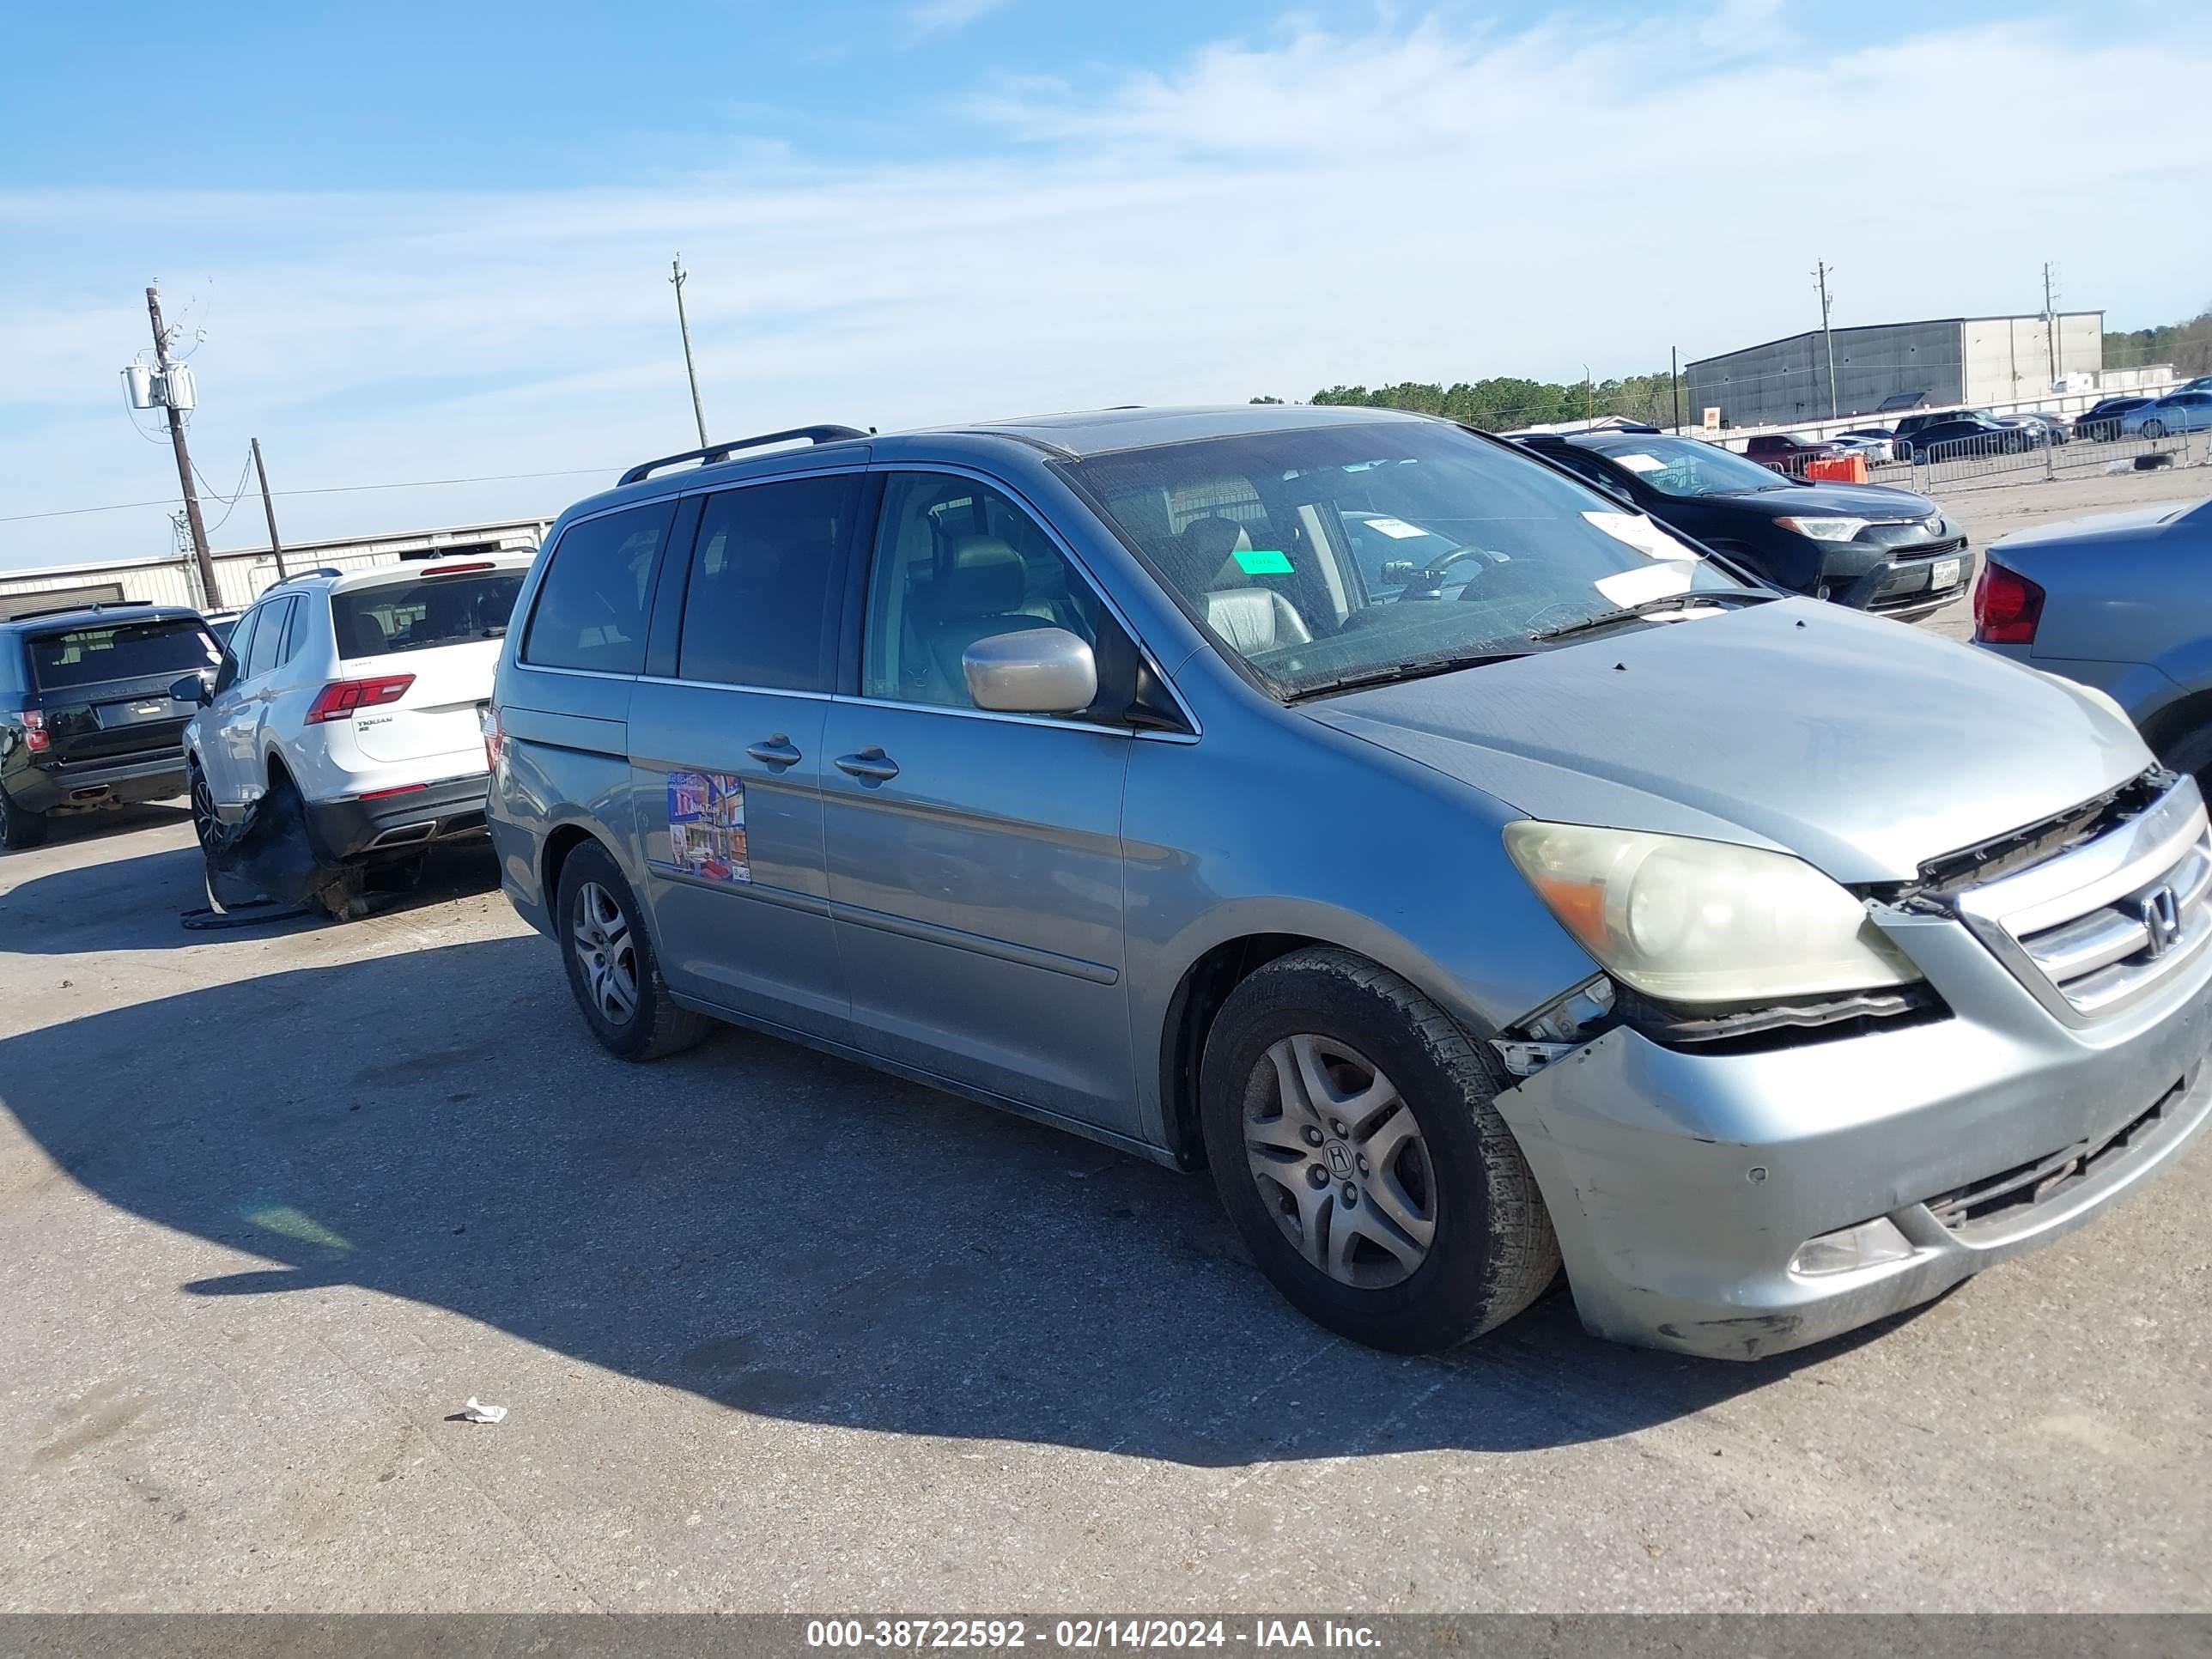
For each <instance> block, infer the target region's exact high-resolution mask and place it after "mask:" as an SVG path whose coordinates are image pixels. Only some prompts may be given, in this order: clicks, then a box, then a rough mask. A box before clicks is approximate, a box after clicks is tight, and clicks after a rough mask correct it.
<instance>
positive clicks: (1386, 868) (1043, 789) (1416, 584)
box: [485, 407, 2212, 1358]
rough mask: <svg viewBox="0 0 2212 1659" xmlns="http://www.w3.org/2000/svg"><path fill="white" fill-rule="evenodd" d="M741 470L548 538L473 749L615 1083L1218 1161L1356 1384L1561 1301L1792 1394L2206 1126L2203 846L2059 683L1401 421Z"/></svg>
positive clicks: (1602, 1327)
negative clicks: (1387, 1352) (814, 1088)
mask: <svg viewBox="0 0 2212 1659" xmlns="http://www.w3.org/2000/svg"><path fill="white" fill-rule="evenodd" d="M773 438H774V440H778V441H781V442H776V441H771V440H759V441H753V442H752V443H751V444H750V445H744V444H732V445H727V446H723V447H718V448H712V449H708V450H705V451H700V452H694V453H691V454H689V455H684V456H679V457H673V458H671V459H670V461H668V462H665V463H653V464H648V465H645V466H641V467H639V468H636V469H634V470H633V471H631V472H630V473H629V475H627V476H626V477H624V478H623V481H622V483H621V484H620V485H619V486H618V487H617V489H613V490H611V491H609V492H607V493H606V494H604V495H598V496H595V497H593V498H592V499H591V500H590V501H584V502H582V503H580V504H579V505H578V506H577V507H574V508H572V509H571V510H570V511H569V512H568V513H565V514H563V515H562V519H561V520H560V521H559V523H558V524H557V525H556V526H555V528H554V531H553V534H552V536H551V538H550V542H549V544H548V546H547V548H546V550H544V552H543V553H541V554H540V555H539V556H538V562H537V563H536V564H535V565H534V566H533V567H532V572H531V574H530V576H529V578H528V579H527V580H526V583H525V586H524V590H523V593H522V597H521V599H520V601H519V603H518V606H517V609H516V611H515V615H516V617H517V618H518V623H517V625H516V626H515V627H514V628H513V629H512V631H511V632H510V633H509V635H507V641H506V642H505V646H504V653H503V655H502V657H501V662H500V665H499V669H498V673H497V677H496V681H495V692H494V700H493V706H492V708H490V709H489V711H488V713H487V715H486V721H485V724H486V741H487V744H488V746H489V750H490V751H491V758H492V775H491V784H490V794H489V821H490V825H491V832H492V836H493V839H494V842H495V847H496V848H497V851H498V854H499V858H500V862H501V871H502V878H503V882H504V884H505V888H506V890H507V895H508V896H509V897H510V898H511V899H512V900H513V903H514V905H515V907H516V908H517V909H518V910H519V911H520V913H521V914H522V915H523V916H525V917H526V918H527V919H528V920H529V921H531V922H532V924H533V925H534V926H536V927H538V928H540V929H541V930H543V931H544V933H547V934H549V935H550V936H551V937H552V938H553V939H555V940H556V942H557V943H558V945H559V946H560V949H561V951H562V957H563V960H564V962H565V964H566V967H567V971H568V980H569V983H570V986H571V988H572V990H573V991H574V995H575V998H576V1000H577V1003H578V1005H579V1006H580V1009H581V1011H582V1014H583V1018H584V1019H585V1020H586V1023H587V1024H589V1026H590V1028H591V1030H592V1032H593V1034H594V1035H595V1036H597V1038H598V1039H599V1042H601V1043H603V1044H605V1047H606V1048H608V1049H610V1050H611V1051H612V1052H613V1053H615V1054H619V1055H623V1056H624V1057H627V1058H631V1059H640V1060H642V1059H650V1058H652V1057H653V1056H655V1055H659V1054H667V1053H670V1052H671V1051H672V1050H674V1049H676V1048H680V1047H682V1046H684V1045H685V1044H687V1043H690V1042H696V1041H697V1040H698V1039H699V1038H700V1037H701V1036H704V1035H705V1034H706V1033H707V1032H708V1030H710V1029H711V1025H712V1021H713V1020H714V1019H728V1020H736V1021H740V1022H743V1023H744V1024H749V1025H752V1026H755V1027H757V1028H758V1029H760V1030H764V1031H769V1032H772V1033H775V1034H777V1035H780V1036H787V1037H791V1038H793V1039H794V1040H797V1041H799V1042H806V1043H811V1044H812V1045H814V1046H816V1047H817V1048H823V1049H826V1050H828V1051H829V1052H831V1053H834V1054H842V1055H847V1056H850V1057H852V1058H854V1059H857V1060H863V1061H865V1062H866V1063H867V1064H869V1065H872V1066H878V1067H880V1068H882V1069H884V1070H885V1071H887V1072H891V1073H897V1074H899V1075H901V1076H904V1077H908V1078H915V1079H921V1080H923V1081H926V1082H928V1083H932V1084H935V1085H941V1086H943V1087H945V1088H949V1089H953V1090H957V1091H962V1092H963V1093H966V1094H968V1095H971V1096H973V1097H976V1098H978V1099H981V1100H984V1101H987V1102H990V1103H993V1104H995V1105H999V1106H1003V1107H1006V1108H1007V1109H1011V1110H1013V1111H1017V1112H1021V1113H1024V1114H1027V1115H1030V1116H1034V1117H1037V1118H1041V1119H1043V1120H1045V1121H1048V1122H1051V1123H1054V1124H1057V1125H1060V1126H1061V1127H1066V1128H1068V1129H1072V1130H1073V1131H1075V1132H1077V1133H1081V1134H1085V1135H1089V1136H1091V1137H1093V1138H1095V1139H1099V1140H1102V1141H1104V1142H1107V1143H1108V1144H1109V1145H1112V1146H1118V1147H1121V1148H1124V1149H1126V1150H1127V1151H1129V1152H1134V1153H1137V1154H1139V1155H1140V1156H1143V1157H1146V1158H1156V1159H1158V1160H1159V1161H1161V1162H1163V1163H1166V1164H1174V1165H1180V1166H1185V1167H1190V1166H1196V1165H1199V1164H1204V1165H1206V1166H1208V1167H1209V1168H1210V1169H1211V1171H1212V1178H1213V1180H1214V1182H1215V1183H1216V1185H1217V1187H1218V1189H1219V1191H1220V1194H1221V1196H1222V1198H1223V1200H1224V1201H1225V1204H1226V1205H1227V1206H1228V1209H1229V1212H1230V1214H1231V1217H1232V1218H1234V1220H1235V1222H1236V1225H1237V1227H1238V1229H1239V1231H1240V1232H1241V1233H1242V1235H1243V1238H1244V1240H1245V1242H1246V1243H1247V1244H1248V1245H1249V1248H1250V1249H1251V1250H1252V1252H1253V1255H1254V1257H1255V1261H1257V1262H1258V1264H1259V1265H1260V1267H1261V1269H1262V1270H1263V1271H1264V1272H1266V1273H1267V1275H1268V1276H1269V1277H1270V1278H1271V1279H1273V1282H1274V1283H1275V1284H1276V1285H1278V1286H1279V1287H1280V1288H1281V1289H1282V1291H1284V1292H1285V1294H1286V1295H1287V1296H1288V1297H1290V1298H1291V1301H1293V1302H1294V1303H1296V1304H1297V1305H1298V1306H1299V1307H1301V1308H1302V1309H1304V1310H1306V1311H1307V1312H1308V1313H1310V1314H1311V1315H1312V1316H1315V1317H1316V1319H1319V1320H1320V1321H1322V1322H1323V1323H1325V1324H1327V1325H1328V1326H1329V1327H1331V1328H1334V1329H1335V1330H1338V1331H1340V1332H1342V1333H1344V1334H1347V1335H1350V1336H1352V1337H1354V1338H1356V1339H1358V1340H1362V1341H1365V1342H1371V1343H1375V1344H1377V1345H1380V1346H1387V1347H1391V1348H1398V1349H1428V1348H1435V1347H1439V1346H1443V1345H1446V1344H1449V1343H1452V1342H1455V1341H1458V1340H1462V1339H1464V1338H1467V1337H1470V1336H1473V1335H1474V1334H1477V1333H1480V1332H1481V1331H1483V1330H1486V1329H1488V1328H1491V1327H1492V1326H1494V1325H1496V1324H1497V1323H1498V1322H1500V1321H1501V1320H1504V1319H1505V1318H1507V1317H1509V1316H1511V1315H1512V1314H1513V1313H1515V1312H1516V1311H1517V1310H1519V1309H1520V1308H1522V1306H1524V1305H1526V1304H1528V1302H1529V1301H1530V1300H1531V1299H1533V1298H1534V1297H1536V1296H1537V1295H1538V1294H1540V1293H1541V1291H1543V1290H1544V1289H1545V1287H1546V1286H1547V1285H1548V1284H1550V1283H1551V1282H1552V1280H1553V1278H1554V1276H1555V1275H1556V1274H1557V1273H1559V1270H1560V1269H1561V1267H1563V1266H1564V1268H1565V1275H1566V1278H1567V1279H1568V1282H1569V1284H1570V1285H1571V1287H1572V1290H1573V1293H1574V1297H1575V1300H1576V1303H1577V1306H1578V1308H1579V1310H1580V1311H1581V1313H1582V1316H1583V1319H1584V1321H1585V1322H1587V1323H1588V1324H1589V1326H1590V1327H1591V1328H1593V1329H1595V1330H1597V1331H1599V1332H1601V1333H1603V1334H1607V1335H1609V1336H1613V1337H1618V1338H1621V1339H1624V1340H1631V1341H1637V1342H1644V1343H1649V1344H1654V1345H1656V1346H1665V1347H1670V1348H1674V1349H1678V1350H1681V1351H1684V1352H1691V1353H1697V1354H1706V1355H1713V1356H1720V1357H1729V1358H1750V1357H1752V1356H1754V1355H1759V1354H1765V1353H1769V1352H1774V1351H1777V1350H1779V1349H1784V1348H1789V1347H1792V1346H1797V1345H1799V1344H1802V1343H1804V1342H1808V1341H1812V1340H1816V1339H1818V1338H1820V1337H1822V1336H1826V1335H1829V1334H1833V1333H1835V1332H1838V1331H1842V1330H1844V1329H1848V1328H1851V1327H1853V1326H1856V1325H1859V1324H1862V1323H1863V1322H1866V1321H1869V1320H1871V1319H1875V1318H1877V1317H1879V1316H1881V1315H1883V1314H1886V1313H1889V1312H1893V1311H1894V1310H1898V1309H1901V1308H1905V1307H1909V1306H1911V1305H1912V1304H1916V1303H1918V1302H1922V1301H1924V1300H1926V1299H1927V1298H1929V1297H1932V1296H1935V1295H1936V1294H1937V1293H1938V1292H1940V1291H1942V1290H1943V1289H1945V1288H1946V1287H1948V1286H1949V1285H1953V1284H1955V1283H1956V1282H1958V1281H1959V1280H1960V1279H1963V1278H1965V1277H1966V1276H1967V1275H1968V1274H1970V1273H1974V1272H1975V1271H1977V1270H1978V1269H1979V1268H1981V1267H1984V1266H1986V1265H1988V1264H1990V1263H1991V1262H1994V1261H2000V1260H2002V1259H2003V1258H2005V1257H2007V1256H2009V1255H2015V1254H2016V1253H2018V1252H2020V1251H2022V1250H2025V1249H2029V1248H2031V1247H2033V1246H2034V1245H2036V1244H2039V1243H2044V1242H2045V1241H2047V1240H2050V1239H2051V1238H2055V1237H2058V1236H2060V1235H2061V1234H2063V1233H2064V1232H2066V1231H2069V1230H2070V1229H2071V1228H2073V1227H2075V1226H2077V1225H2080V1224H2081V1223H2082V1222H2084V1221H2086V1220H2087V1219H2088V1218H2090V1217H2091V1216H2093V1214H2095V1213H2096V1212H2098V1211H2099V1210H2100V1208H2101V1207H2102V1206H2105V1205H2106V1204H2107V1203H2109V1202H2110V1201H2112V1200H2113V1199H2115V1198H2116V1197H2118V1195H2119V1194H2122V1193H2123V1192H2125V1191H2127V1190H2128V1189H2130V1188H2133V1187H2135V1186H2136V1185H2137V1184H2138V1183H2140V1182H2142V1181H2143V1180H2144V1179H2145V1178H2146V1177H2148V1176H2149V1175H2151V1174H2152V1173H2153V1172H2154V1170H2157V1169H2159V1168H2160V1166H2161V1165H2162V1164H2164V1163H2166V1161H2167V1160H2168V1159H2170V1158H2172V1157H2173V1156H2174V1155H2175V1154H2176V1153H2177V1152H2179V1150H2180V1149H2181V1148H2182V1147H2183V1146H2185V1145H2186V1144H2187V1143H2188V1141H2189V1139H2190V1138H2191V1136H2192V1135H2194V1134H2196V1133H2197V1132H2198V1131H2199V1130H2200V1129H2201V1128H2202V1127H2203V1124H2204V1121H2205V1120H2206V1116H2207V1114H2208V1101H2212V1094H2208V1090H2212V1077H2208V1075H2207V1074H2206V1073H2205V1071H2204V1068H2203V1066H2202V1065H2201V1063H2200V1062H2201V1060H2202V1057H2203V1054H2204V1051H2205V1048H2206V1047H2207V1044H2208V1040H2212V1033H2209V1032H2208V1019H2212V1007H2209V1006H2208V999H2212V951H2207V950H2206V949H2205V948H2204V947H2205V944H2206V941H2207V940H2208V939H2212V896H2209V895H2212V842H2208V838H2207V831H2206V822H2205V815H2204V809H2203V803H2202V801H2201V799H2200V798H2199V796H2198V794H2197V786H2196V784H2195V783H2194V782H2193V781H2190V780H2188V779H2186V778H2181V779H2177V778H2175V777H2173V776H2172V775H2170V774H2167V773H2166V772H2163V771H2161V770H2160V769H2158V768H2157V766H2156V765H2155V764H2154V762H2153V760H2152V758H2151V757H2150V755H2149V754H2148V752H2147V751H2146V750H2144V748H2143V746H2142V743H2141V741H2140V740H2139V739H2138V738H2136V735H2135V733H2134V732H2132V731H2131V730H2130V728H2129V726H2128V725H2127V722H2126V721H2125V720H2122V719H2121V718H2119V717H2118V714H2116V713H2115V711H2114V710H2113V708H2112V705H2111V703H2110V702H2109V701H2108V700H2107V699H2105V698H2103V697H2101V696H2096V695H2095V694H2093V693H2089V692H2087V691H2083V690H2079V689H2078V688H2070V687H2069V686H2066V685H2064V684H2060V683H2058V682H2056V681H2053V680H2051V679H2050V678H2045V677H2044V676H2041V675H2038V674H2035V673H2033V672H2029V671H2025V670H2023V669H2021V668H2019V667H2017V666H2015V665H2013V664H2010V663H2008V662H2004V661H2002V660H2000V659H1996V658H1993V657H1991V656H1990V655H1989V654H1987V653H1980V652H1976V651H1973V650H1972V649H1970V648H1968V647H1963V646H1960V645H1956V644H1953V643H1951V642H1948V641H1942V640H1937V639H1933V638H1930V637H1929V636H1927V635H1922V634H1919V633H1917V632H1915V631H1914V630H1912V629H1907V628H1903V627H1899V625H1898V624H1896V623H1891V622H1886V621H1882V620H1881V619H1878V618H1874V617H1867V616H1864V615H1862V614H1859V613H1857V612H1852V611H1844V610H1842V609H1840V608H1838V607H1837V606H1834V605H1820V604H1817V603H1814V602H1812V601H1808V600H1802V599H1790V598H1784V597H1781V596H1778V595H1777V594H1776V593H1774V592H1772V591H1771V590H1770V589H1768V588H1765V587H1764V586H1758V585H1755V584H1753V583H1752V582H1750V581H1748V580H1746V579H1744V578H1741V577H1740V576H1738V575H1737V574H1734V573H1732V572H1731V571H1730V570H1729V569H1728V568H1724V567H1723V566H1722V565H1720V564H1719V563H1717V562H1714V561H1712V560H1710V559H1707V558H1705V557H1704V556H1701V555H1700V554H1699V552H1698V551H1697V550H1694V549H1692V547H1691V546H1689V545H1688V544H1686V543H1684V542H1683V541H1681V540H1680V539H1679V538H1677V537H1675V536H1674V534H1673V533H1672V532H1669V531H1668V530H1667V529H1666V528H1665V527H1664V526H1661V525H1659V524H1657V523H1656V522H1654V521H1653V520H1650V519H1648V518H1646V517H1644V516H1643V515H1641V514H1639V513H1634V512H1632V511H1628V510H1625V508H1624V504H1623V503H1622V502H1621V501H1619V500H1617V499H1615V498H1613V497H1611V496H1607V495H1601V494H1598V493H1596V492H1595V491H1594V490H1591V489H1589V488H1587V487H1586V486H1584V485H1583V484H1582V483H1579V482H1578V481H1577V480H1575V479H1573V478H1571V477H1567V476H1565V474H1563V473H1561V472H1559V471H1557V470H1555V469H1553V468H1552V467H1550V466H1547V465H1544V464H1543V463H1541V462H1540V461H1538V460H1536V459H1534V458H1533V457H1531V456H1530V455H1529V454H1528V453H1526V452H1525V451H1523V450H1521V449H1519V448H1517V447H1515V446H1512V445H1510V444H1506V443H1503V442H1500V441H1496V440H1493V439H1490V438H1487V437H1485V436H1482V435H1478V434H1474V433H1471V432H1468V431H1466V430H1463V429H1462V428H1458V427H1455V426H1453V425H1451V424H1449V423H1448V422H1441V421H1434V420H1430V419H1426V418H1423V417H1419V416H1406V415H1398V414H1391V413H1385V412H1382V411H1376V410H1352V409H1316V408H1302V407H1290V408H1266V407H1260V408H1237V409H1227V410H1125V411H1113V412H1107V413H1101V414H1093V415H1069V416H1049V417H1045V418H1041V419H1036V420H1029V421H1015V422H1000V423H996V424H994V425H990V426H987V427H977V428H963V429H951V430H943V431H934V432H921V433H911V434H904V435H896V436H885V437H872V436H870V435H866V434H862V433H860V432H856V431H854V430H852V429H850V428H809V429H806V430H805V431H802V432H796V433H785V434H777V435H773ZM794 445H798V446H804V447H793V446H794ZM749 449H751V450H755V451H757V452H758V453H747V451H748V450H749ZM692 463H697V465H692ZM1355 532H1356V537H1357V538H1358V540H1360V541H1363V542H1374V543H1395V544H1400V545H1402V546H1404V547H1405V548H1406V549H1407V550H1408V552H1407V558H1408V559H1418V560H1419V562H1420V563H1421V565H1422V567H1423V570H1424V573H1425V574H1424V576H1423V579H1422V580H1418V581H1407V580H1400V581H1398V582H1396V583H1395V584H1394V585H1376V586H1370V580H1369V577H1368V574H1367V570H1366V568H1364V566H1363V562H1362V561H1361V559H1360V558H1359V557H1358V556H1355V553H1354V550H1353V541H1354V539H1355ZM1398 562H1400V563H1402V562H1405V561H1404V560H1401V561H1398ZM1398 574H1401V575H1402V572H1401V573H1398ZM2145 894H2162V895H2163V898H2161V899H2160V900H2159V901H2158V905H2157V908H2156V914H2157V915H2158V917H2159V918H2160V921H2161V924H2162V927H2161V931H2160V933H2158V934H2157V935H2156V936H2155V937H2146V936H2144V935H2143V934H2142V933H2141V932H2140V930H2138V931H2137V932H2136V933H2130V932H2129V931H2128V929H2129V927H2130V923H2129V921H2128V918H2129V917H2130V915H2134V914H2135V910H2131V909H2130V906H2134V907H2136V908H2138V909H2139V908H2140V906H2141V903H2142V902H2147V901H2144V900H2143V897H2142V896H2143V895H2145ZM2166 924H2170V925H2166ZM737 1155H738V1153H737V1152H736V1149H735V1148H734V1146H733V1149H732V1156H733V1157H734V1156H737ZM2023 1172H2027V1173H2026V1174H2023ZM1036 1201H1037V1202H1040V1203H1043V1202H1048V1201H1049V1199H1048V1196H1047V1195H1043V1194H1040V1195H1039V1196H1038V1197H1037V1200H1036Z"/></svg>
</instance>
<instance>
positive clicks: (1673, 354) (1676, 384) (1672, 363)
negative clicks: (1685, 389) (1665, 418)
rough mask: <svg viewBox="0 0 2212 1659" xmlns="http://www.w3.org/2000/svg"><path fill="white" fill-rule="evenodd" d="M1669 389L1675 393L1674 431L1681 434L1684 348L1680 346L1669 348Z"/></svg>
mask: <svg viewBox="0 0 2212 1659" xmlns="http://www.w3.org/2000/svg"><path fill="white" fill-rule="evenodd" d="M1667 389H1668V391H1669V392H1672V393H1673V394H1674V431H1675V433H1676V435H1680V433H1681V430H1682V349H1681V347H1680V346H1668V348H1667Z"/></svg>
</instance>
